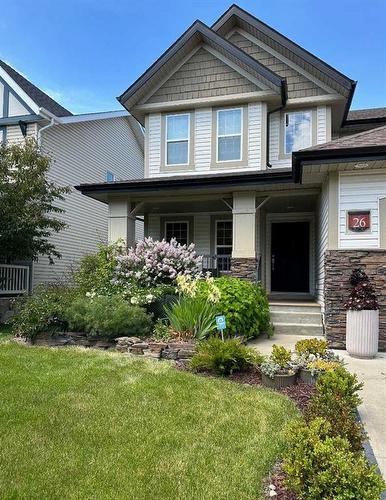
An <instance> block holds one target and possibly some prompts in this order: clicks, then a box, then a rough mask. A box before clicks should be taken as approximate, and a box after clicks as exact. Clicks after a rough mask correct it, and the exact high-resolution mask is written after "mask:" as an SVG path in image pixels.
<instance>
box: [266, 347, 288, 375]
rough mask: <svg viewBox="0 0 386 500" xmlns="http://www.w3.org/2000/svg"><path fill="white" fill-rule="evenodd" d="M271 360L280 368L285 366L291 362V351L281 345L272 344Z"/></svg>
mask: <svg viewBox="0 0 386 500" xmlns="http://www.w3.org/2000/svg"><path fill="white" fill-rule="evenodd" d="M271 360H272V362H273V363H275V364H276V365H278V366H280V368H282V369H284V368H287V367H288V366H289V364H290V362H291V351H290V350H288V349H286V348H285V347H284V346H282V345H277V344H273V346H272V354H271Z"/></svg>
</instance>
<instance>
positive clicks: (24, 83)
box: [0, 59, 72, 117]
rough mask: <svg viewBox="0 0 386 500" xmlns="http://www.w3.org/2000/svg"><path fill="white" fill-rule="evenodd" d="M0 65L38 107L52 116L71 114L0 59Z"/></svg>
mask: <svg viewBox="0 0 386 500" xmlns="http://www.w3.org/2000/svg"><path fill="white" fill-rule="evenodd" d="M0 67H1V68H3V70H4V71H6V72H7V74H8V75H9V76H10V77H11V78H12V80H14V81H15V83H16V84H17V85H19V87H20V88H21V89H22V90H23V91H24V92H25V93H26V94H27V95H28V97H30V98H31V99H32V100H33V101H34V102H35V103H36V104H37V105H38V106H39V107H40V108H44V109H46V110H47V111H49V112H50V113H52V114H53V115H54V116H58V117H60V116H72V113H71V112H70V111H68V109H66V108H64V107H63V106H61V105H60V104H59V103H57V102H56V101H54V99H52V98H51V97H50V96H49V95H47V94H46V93H45V92H43V91H42V90H40V89H39V88H38V87H36V86H35V85H34V84H33V83H31V82H30V81H29V80H27V79H26V78H25V77H24V76H22V75H21V74H20V73H18V72H17V71H16V70H15V69H13V68H12V67H11V66H9V65H8V64H6V63H5V62H4V61H2V60H1V59H0Z"/></svg>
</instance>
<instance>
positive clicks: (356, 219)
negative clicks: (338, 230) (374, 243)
mask: <svg viewBox="0 0 386 500" xmlns="http://www.w3.org/2000/svg"><path fill="white" fill-rule="evenodd" d="M347 218H348V228H349V230H350V231H366V230H369V229H370V228H371V219H370V210H366V211H363V212H348V217H347Z"/></svg>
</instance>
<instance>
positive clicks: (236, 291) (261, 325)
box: [199, 276, 271, 338]
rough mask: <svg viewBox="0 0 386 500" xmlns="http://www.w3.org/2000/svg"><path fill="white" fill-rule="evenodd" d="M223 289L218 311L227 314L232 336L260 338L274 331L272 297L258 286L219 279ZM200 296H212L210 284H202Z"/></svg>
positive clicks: (243, 281) (229, 331)
mask: <svg viewBox="0 0 386 500" xmlns="http://www.w3.org/2000/svg"><path fill="white" fill-rule="evenodd" d="M215 284H216V286H217V287H218V289H219V290H220V298H219V301H218V302H217V304H216V308H217V312H218V313H219V314H224V315H225V317H226V322H227V331H226V333H227V334H228V335H229V336H235V335H243V336H245V337H247V338H250V337H257V336H258V335H260V334H261V333H263V332H267V333H268V332H269V331H270V328H271V324H270V313H269V304H268V298H267V294H266V292H265V290H264V289H263V288H262V286H261V285H260V284H258V283H251V282H250V281H245V280H241V279H238V278H231V277H228V276H223V277H221V278H216V279H215ZM199 295H200V296H203V297H204V298H205V299H206V298H207V296H208V284H207V283H206V282H205V281H201V282H200V283H199Z"/></svg>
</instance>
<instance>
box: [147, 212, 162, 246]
mask: <svg viewBox="0 0 386 500" xmlns="http://www.w3.org/2000/svg"><path fill="white" fill-rule="evenodd" d="M145 236H150V237H151V238H153V239H154V240H160V239H161V229H160V216H159V215H149V216H148V219H147V230H146V234H145Z"/></svg>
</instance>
